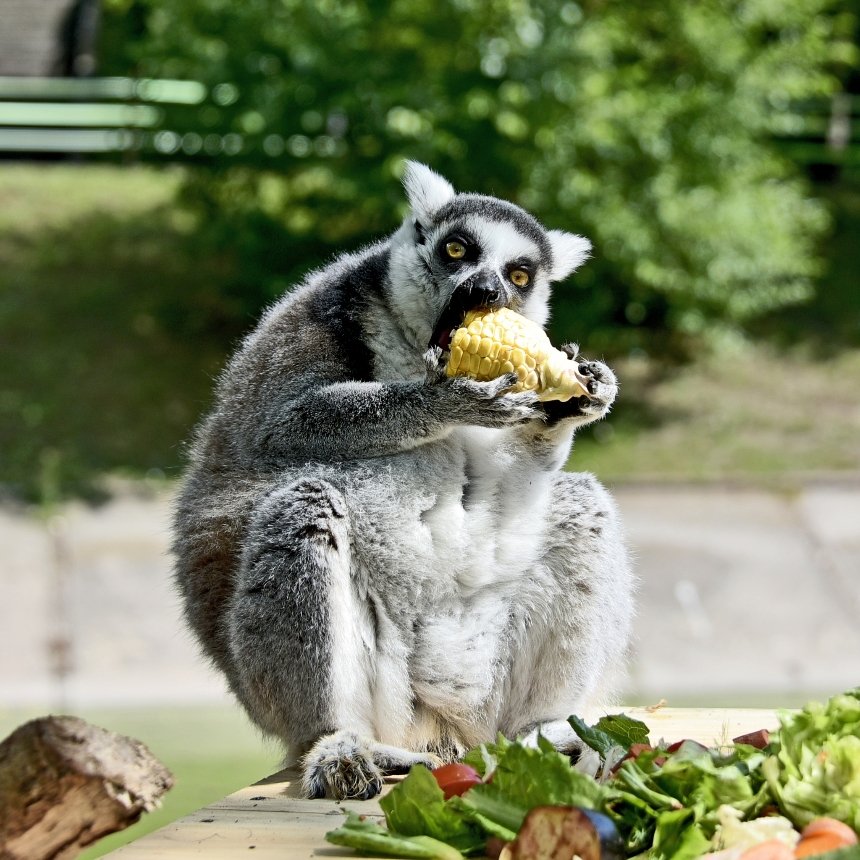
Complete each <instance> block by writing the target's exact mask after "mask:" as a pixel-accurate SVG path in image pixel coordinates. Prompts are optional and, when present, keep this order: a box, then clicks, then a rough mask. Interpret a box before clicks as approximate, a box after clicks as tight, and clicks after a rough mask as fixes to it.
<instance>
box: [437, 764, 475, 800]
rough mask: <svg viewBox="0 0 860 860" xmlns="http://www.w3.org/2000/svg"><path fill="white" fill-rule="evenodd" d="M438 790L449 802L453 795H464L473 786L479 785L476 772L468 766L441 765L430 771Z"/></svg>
mask: <svg viewBox="0 0 860 860" xmlns="http://www.w3.org/2000/svg"><path fill="white" fill-rule="evenodd" d="M431 773H432V774H433V776H434V778H435V779H436V782H437V784H438V785H439V788H441V789H442V793H443V794H444V796H445V800H449V799H450V798H452V797H454V795H458V796H459V795H461V794H465V793H466V792H467V791H468V790H469V789H470V788H471V787H472V786H473V785H480V783H481V777H480V776H479V775H478V771H476V770H475V768H473V767H471V766H470V765H468V764H443V765H442V767H437V768H436V769H435V770H433V771H431Z"/></svg>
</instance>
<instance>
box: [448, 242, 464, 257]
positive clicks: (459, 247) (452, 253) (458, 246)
mask: <svg viewBox="0 0 860 860" xmlns="http://www.w3.org/2000/svg"><path fill="white" fill-rule="evenodd" d="M445 253H446V254H447V255H448V256H449V257H450V258H451V259H452V260H462V259H463V257H465V256H466V246H465V245H464V244H463V243H462V242H458V241H457V240H456V239H452V240H451V241H450V242H447V243H446V244H445Z"/></svg>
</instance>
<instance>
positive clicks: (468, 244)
mask: <svg viewBox="0 0 860 860" xmlns="http://www.w3.org/2000/svg"><path fill="white" fill-rule="evenodd" d="M451 242H459V243H460V244H461V245H462V246H463V247H464V248H465V249H466V253H465V254H464V255H463V256H462V257H452V256H450V254H448V251H447V250H446V248H447V246H448V245H449V244H450V243H451ZM436 253H437V255H438V256H439V259H440V260H441V261H442V262H443V263H444V264H445V265H446V266H448V267H451V268H456V267H457V266H459V265H461V264H463V263H476V262H477V261H478V260H480V258H481V248H480V246H479V245H478V243H477V242H476V241H475V240H474V239H473V238H472V237H471V236H470V235H469V234H468V233H467V232H466V231H465V230H454V231H452V232H451V233H448V235H447V236H444V237H443V238H442V239H440V240H439V244H438V245H437V246H436Z"/></svg>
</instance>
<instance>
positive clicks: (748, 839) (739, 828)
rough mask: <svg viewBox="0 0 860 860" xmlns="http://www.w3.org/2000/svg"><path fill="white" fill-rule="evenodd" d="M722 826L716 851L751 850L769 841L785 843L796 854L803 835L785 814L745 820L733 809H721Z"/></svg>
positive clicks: (714, 844) (719, 812) (719, 827)
mask: <svg viewBox="0 0 860 860" xmlns="http://www.w3.org/2000/svg"><path fill="white" fill-rule="evenodd" d="M717 818H718V819H719V822H720V823H719V825H718V826H717V829H716V831H715V832H714V838H713V839H712V845H713V846H714V847H715V848H740V849H741V850H742V851H747V850H748V849H750V848H753V847H754V846H756V845H760V844H762V843H765V842H773V841H777V842H781V843H782V844H783V845H785V846H786V847H787V848H788V849H789V854H790V855H791V854H792V853H793V852H794V846H795V845H797V843H798V841H799V839H800V834H799V833H798V832H797V831H796V830H795V829H794V827H793V825H792V823H791V822H790V821H789V820H788V819H787V818H783V816H781V815H768V816H766V817H764V818H753V819H751V820H749V821H744V820H743V814H742V813H741V812H740V811H739V810H737V809H735V808H734V807H733V806H721V807H720V808H719V809H718V810H717Z"/></svg>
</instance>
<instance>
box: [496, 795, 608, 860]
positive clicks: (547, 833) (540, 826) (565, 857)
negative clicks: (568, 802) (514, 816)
mask: <svg viewBox="0 0 860 860" xmlns="http://www.w3.org/2000/svg"><path fill="white" fill-rule="evenodd" d="M572 857H579V858H581V860H601V853H600V839H599V837H598V835H597V831H596V830H595V828H594V825H593V824H592V823H591V821H590V820H589V819H588V817H587V816H586V815H585V814H584V813H583V811H582V810H580V809H576V808H574V807H571V806H538V807H536V808H535V809H532V810H531V812H529V814H528V815H527V816H526V819H525V821H524V822H523V826H522V828H521V829H520V832H519V834H518V835H517V838H516V839H515V840H514V841H513V842H512V843H511V845H510V858H511V860H571V858H572Z"/></svg>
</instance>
